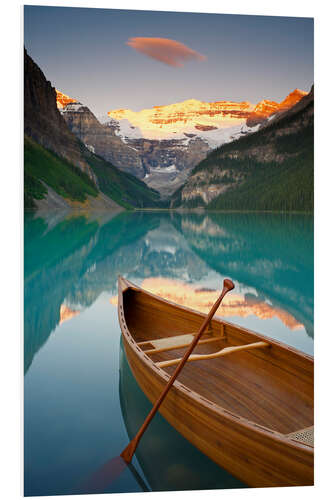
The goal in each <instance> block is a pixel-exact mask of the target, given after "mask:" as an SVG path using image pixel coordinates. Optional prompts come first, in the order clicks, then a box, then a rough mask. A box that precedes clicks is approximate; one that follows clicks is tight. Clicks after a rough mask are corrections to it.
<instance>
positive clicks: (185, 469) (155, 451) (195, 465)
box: [119, 347, 244, 491]
mask: <svg viewBox="0 0 333 500" xmlns="http://www.w3.org/2000/svg"><path fill="white" fill-rule="evenodd" d="M119 366H120V376H119V398H120V404H121V411H122V414H123V418H124V423H125V426H126V429H127V432H128V437H129V439H130V440H131V439H132V438H133V437H134V435H135V434H136V432H137V430H138V428H139V427H140V425H141V424H142V422H143V421H144V419H145V418H146V416H147V414H148V412H149V411H150V409H151V404H150V402H149V401H148V399H147V398H146V396H145V395H144V394H143V392H142V391H141V390H140V388H139V387H138V385H137V382H136V380H135V378H134V377H133V374H132V372H131V369H130V367H129V365H128V363H127V360H126V356H125V353H124V350H123V349H122V347H121V350H120V363H119ZM135 455H136V458H137V459H138V462H139V464H140V466H141V468H142V470H143V472H144V475H145V478H146V479H147V481H148V483H149V486H150V488H151V489H152V491H172V490H173V491H181V490H197V489H202V490H208V489H224V488H240V487H243V486H244V484H243V483H241V482H240V481H238V480H237V479H236V478H234V477H233V476H231V475H230V474H229V473H228V472H226V471H223V470H222V469H220V467H218V466H217V465H216V464H214V463H213V462H212V461H211V460H209V459H208V458H207V457H206V456H205V455H203V454H202V453H200V451H199V450H198V449H197V448H195V447H194V446H193V445H192V444H191V443H190V442H189V441H187V440H186V439H184V438H183V436H181V435H180V434H179V433H178V432H177V431H176V430H175V429H174V428H173V427H172V426H171V425H169V424H168V422H166V421H165V419H164V418H163V417H162V416H161V415H159V414H157V415H156V416H155V417H154V419H153V421H152V422H151V424H150V426H149V429H148V430H147V432H146V433H145V435H144V437H143V439H142V440H141V442H140V446H139V447H138V448H137V450H136V454H135Z"/></svg>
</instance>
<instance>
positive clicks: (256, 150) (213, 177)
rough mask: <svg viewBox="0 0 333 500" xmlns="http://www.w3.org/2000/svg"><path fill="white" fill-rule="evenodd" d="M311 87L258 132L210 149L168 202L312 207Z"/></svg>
mask: <svg viewBox="0 0 333 500" xmlns="http://www.w3.org/2000/svg"><path fill="white" fill-rule="evenodd" d="M313 103H314V100H313V88H312V89H311V92H310V93H309V94H308V95H305V96H304V97H303V98H302V100H300V101H298V102H297V103H296V105H295V106H294V107H293V108H291V109H289V110H288V111H284V112H280V113H278V114H276V116H275V117H274V118H272V119H271V120H270V121H269V122H268V123H267V122H266V123H265V126H263V127H262V128H261V129H260V130H259V131H257V132H256V133H253V134H251V135H248V136H246V137H243V138H240V139H239V140H237V141H234V142H232V143H229V144H225V145H224V146H222V147H220V148H218V149H216V150H215V151H213V152H212V153H210V154H209V155H208V156H207V158H206V159H205V160H203V161H202V162H201V163H199V164H198V165H197V167H196V168H195V169H194V170H193V171H192V174H191V175H190V177H189V178H188V180H187V181H186V183H185V185H184V186H183V187H182V188H181V189H179V190H178V192H177V193H175V195H174V196H173V199H172V206H187V207H197V206H203V207H206V206H207V207H209V208H218V209H228V208H230V209H286V210H291V209H294V210H312V209H313V109H314V106H313Z"/></svg>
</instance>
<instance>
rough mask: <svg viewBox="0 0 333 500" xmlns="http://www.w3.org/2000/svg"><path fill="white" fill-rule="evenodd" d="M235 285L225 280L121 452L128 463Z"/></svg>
mask: <svg viewBox="0 0 333 500" xmlns="http://www.w3.org/2000/svg"><path fill="white" fill-rule="evenodd" d="M234 286H235V285H234V284H233V282H232V281H231V280H229V279H225V280H224V282H223V290H222V293H221V295H220V296H219V298H218V299H217V301H216V302H215V304H214V305H213V307H212V309H211V310H210V312H209V314H208V316H207V317H206V319H205V321H204V322H203V324H202V325H201V327H200V330H199V331H198V333H197V334H196V335H195V337H194V338H193V340H192V342H191V344H190V346H189V348H188V349H187V351H186V353H185V354H184V356H183V358H182V359H181V361H180V363H179V365H178V366H177V368H176V370H175V371H174V373H173V374H172V376H171V377H170V379H169V382H168V383H167V385H166V386H165V388H164V389H163V391H162V393H161V395H160V397H159V398H158V400H157V401H156V403H155V404H154V406H153V408H152V409H151V410H150V412H149V414H148V415H147V418H146V420H145V421H144V422H143V424H142V426H141V427H140V429H139V431H138V432H137V434H136V435H135V436H134V438H133V439H132V441H131V442H130V443H129V444H128V446H127V447H126V448H125V449H124V451H123V452H122V453H121V454H120V456H121V457H122V458H123V459H124V460H125V462H127V463H130V462H131V460H132V458H133V455H134V453H135V450H136V448H137V446H138V444H139V441H140V439H141V437H142V436H143V434H144V432H145V431H146V429H147V427H148V425H149V424H150V422H151V421H152V419H153V418H154V415H155V413H156V412H157V411H158V409H159V407H160V406H161V404H162V402H163V400H164V398H165V397H166V395H167V394H168V392H169V390H170V388H171V386H172V385H173V383H174V381H175V380H176V378H177V377H178V375H179V373H180V372H181V370H182V368H183V366H184V365H185V363H186V361H187V359H188V358H189V356H190V355H191V353H192V351H193V349H194V348H195V346H196V345H197V343H198V342H199V339H200V337H201V335H202V334H203V332H204V331H205V330H206V327H207V325H208V324H209V322H210V321H211V319H212V318H213V316H214V314H215V313H216V310H217V309H218V307H219V305H220V304H221V302H222V300H223V297H224V296H225V295H226V294H227V293H228V292H229V291H230V290H232V289H233V288H234Z"/></svg>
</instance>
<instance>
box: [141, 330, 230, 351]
mask: <svg viewBox="0 0 333 500" xmlns="http://www.w3.org/2000/svg"><path fill="white" fill-rule="evenodd" d="M194 335H195V333H187V334H184V335H176V336H174V337H165V338H163V339H156V340H147V341H145V342H138V346H139V347H141V348H142V347H152V349H147V350H146V351H144V352H145V354H153V353H158V352H164V351H171V350H172V349H181V348H182V347H187V346H189V345H190V344H191V342H192V340H193V337H194ZM223 338H224V337H210V338H207V339H205V338H204V339H202V340H199V342H198V344H208V343H210V342H216V341H218V340H223Z"/></svg>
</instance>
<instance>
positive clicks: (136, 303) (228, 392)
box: [118, 277, 314, 487]
mask: <svg viewBox="0 0 333 500" xmlns="http://www.w3.org/2000/svg"><path fill="white" fill-rule="evenodd" d="M118 316H119V323H120V327H121V331H122V337H123V343H124V349H125V352H126V356H127V359H128V362H129V365H130V367H131V370H132V372H133V375H134V377H135V378H136V380H137V382H138V384H139V386H140V387H141V389H142V390H143V392H144V393H145V394H146V396H147V397H148V398H149V399H150V401H151V402H152V403H154V402H155V401H156V399H157V398H158V397H159V395H160V393H161V392H162V390H163V388H164V386H165V384H166V383H167V381H168V380H169V377H170V374H172V373H173V370H174V369H175V366H176V364H175V363H177V361H176V360H177V359H179V358H181V357H182V356H183V354H184V352H185V349H186V347H187V346H188V345H189V343H190V342H191V339H192V335H193V334H194V333H196V332H197V331H198V330H199V328H200V326H201V324H202V322H203V319H204V318H205V315H204V314H202V313H200V312H197V311H194V310H192V309H190V308H187V307H182V306H179V305H177V304H173V303H172V302H169V301H167V300H164V299H162V298H160V297H157V296H155V295H153V294H151V293H148V292H146V291H144V290H143V289H141V288H139V287H137V286H136V285H134V284H132V283H131V282H129V281H127V280H126V279H124V278H122V277H119V280H118ZM199 342H200V344H199V345H198V346H197V347H196V349H195V355H194V356H196V359H194V357H193V358H192V360H191V358H189V360H188V361H187V363H186V365H185V366H184V368H183V370H182V372H181V373H180V375H179V377H178V379H177V380H176V381H175V383H174V385H173V386H172V388H171V389H170V391H169V393H168V395H167V397H166V399H165V401H164V402H163V404H162V406H161V407H160V410H159V411H160V413H161V414H162V415H163V416H164V417H165V418H166V419H167V420H168V422H169V423H170V424H171V425H172V426H173V427H175V429H176V430H177V431H178V432H180V433H181V434H182V435H183V436H184V437H185V438H186V439H188V440H189V441H190V442H191V443H192V444H194V445H195V446H196V447H197V448H198V449H199V450H201V451H202V452H203V453H205V454H206V455H207V456H208V457H210V458H211V459H212V460H213V461H214V462H216V463H217V464H218V465H220V466H221V467H222V468H224V469H226V470H228V471H229V472H230V473H231V474H233V475H234V476H235V477H237V478H239V479H240V480H241V481H244V482H245V483H246V484H248V485H249V486H254V487H265V486H301V485H312V484H313V450H314V448H313V428H314V427H313V357H312V356H309V355H307V354H304V353H302V352H300V351H298V350H297V349H294V348H292V347H290V346H287V345H285V344H283V343H281V342H278V341H276V340H274V339H271V338H268V337H265V336H263V335H259V334H257V333H255V332H252V331H249V330H247V329H245V328H242V327H238V326H236V325H234V324H232V323H229V322H226V321H224V320H221V319H219V318H214V319H213V320H212V321H211V323H210V325H209V328H208V329H207V332H205V334H204V336H203V337H202V339H201V340H200V341H199ZM254 344H256V345H254ZM249 345H251V347H248V346H249ZM244 346H246V347H244ZM226 348H227V349H226ZM222 349H226V350H225V351H224V353H223V352H222ZM216 353H219V355H218V356H216ZM197 355H201V356H202V358H199V357H198V356H197ZM192 356H193V355H192ZM141 424H142V422H138V428H139V427H140V425H141ZM143 439H144V438H143Z"/></svg>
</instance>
